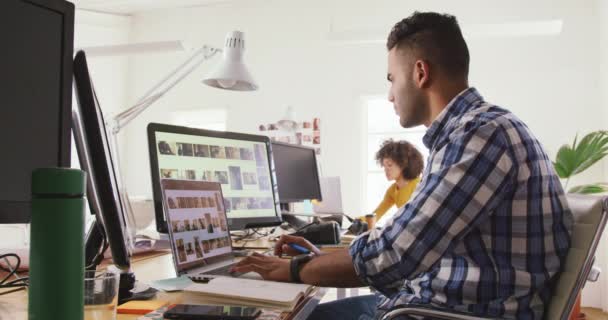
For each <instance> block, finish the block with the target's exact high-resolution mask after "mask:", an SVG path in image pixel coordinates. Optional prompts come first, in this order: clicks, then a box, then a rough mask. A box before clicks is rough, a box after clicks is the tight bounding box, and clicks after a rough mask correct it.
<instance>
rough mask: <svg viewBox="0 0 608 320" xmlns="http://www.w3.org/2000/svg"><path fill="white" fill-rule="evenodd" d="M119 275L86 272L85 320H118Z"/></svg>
mask: <svg viewBox="0 0 608 320" xmlns="http://www.w3.org/2000/svg"><path fill="white" fill-rule="evenodd" d="M118 283H119V274H118V273H116V272H112V271H108V270H103V271H85V273H84V320H116V305H117V303H118Z"/></svg>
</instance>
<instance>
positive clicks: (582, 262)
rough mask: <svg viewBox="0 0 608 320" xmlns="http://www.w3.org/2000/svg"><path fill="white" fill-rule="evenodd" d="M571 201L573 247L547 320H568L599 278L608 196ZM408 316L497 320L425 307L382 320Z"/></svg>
mask: <svg viewBox="0 0 608 320" xmlns="http://www.w3.org/2000/svg"><path fill="white" fill-rule="evenodd" d="M567 198H568V204H569V206H570V210H572V215H573V218H574V221H573V222H574V223H573V226H572V241H571V247H570V250H569V251H568V255H567V256H566V263H565V265H564V270H563V271H562V273H561V274H560V276H559V279H558V281H557V283H556V286H555V289H554V290H553V295H552V297H551V301H550V302H549V305H548V306H547V307H546V308H545V315H544V319H551V320H553V319H559V320H567V319H568V317H569V316H570V313H571V312H572V308H573V307H574V304H575V303H576V298H577V296H578V294H579V293H580V291H581V289H582V288H583V285H584V284H585V281H587V280H589V281H596V280H597V277H598V275H599V269H597V268H594V267H593V262H594V260H595V250H596V249H597V246H598V244H599V241H600V237H601V235H602V232H603V230H604V227H605V226H606V218H607V215H608V197H598V196H588V195H587V196H585V195H568V197H567ZM592 269H593V272H592ZM406 315H411V316H426V317H432V318H436V319H446V320H487V319H495V318H484V317H478V316H473V315H471V314H467V313H462V312H458V311H454V310H449V309H437V308H431V307H428V306H424V305H403V306H398V307H395V308H393V309H391V310H389V311H388V312H386V313H385V314H384V315H383V316H382V318H381V319H382V320H390V319H398V318H399V317H401V316H406Z"/></svg>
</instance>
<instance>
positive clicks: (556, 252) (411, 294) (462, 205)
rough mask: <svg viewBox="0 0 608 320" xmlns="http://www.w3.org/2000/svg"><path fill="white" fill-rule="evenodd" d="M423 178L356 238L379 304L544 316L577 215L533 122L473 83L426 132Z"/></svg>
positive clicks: (361, 268)
mask: <svg viewBox="0 0 608 320" xmlns="http://www.w3.org/2000/svg"><path fill="white" fill-rule="evenodd" d="M423 141H424V144H425V145H426V146H427V147H428V148H429V149H430V156H429V158H428V161H427V166H426V168H425V170H424V173H423V175H422V181H421V182H420V184H419V185H418V187H417V189H416V191H415V192H414V194H413V195H412V198H411V199H410V201H409V202H408V203H407V204H406V205H405V206H404V207H403V208H401V209H400V210H399V212H398V213H397V214H395V216H394V217H393V219H392V220H391V221H389V222H388V223H387V224H386V226H385V228H384V229H382V230H372V231H370V232H369V233H365V234H363V235H361V236H360V237H358V238H357V239H356V240H355V241H354V242H353V243H352V245H351V247H350V254H351V256H352V258H353V262H354V265H355V270H356V272H357V274H358V275H359V276H360V277H361V279H362V280H363V281H364V282H365V283H367V284H369V285H370V286H372V287H373V288H375V289H376V290H378V291H379V292H380V293H381V294H382V295H384V296H385V299H383V301H382V302H381V303H380V304H379V309H380V310H386V309H389V308H391V307H393V306H395V305H399V304H407V303H421V304H432V305H433V306H436V307H443V308H453V309H456V310H459V311H465V312H472V313H474V314H477V315H486V316H496V317H498V316H500V317H505V318H516V319H541V318H542V315H543V309H544V305H545V304H546V303H547V302H548V300H549V298H550V296H551V289H552V285H553V283H554V280H555V275H556V274H557V273H558V272H559V271H560V266H562V264H563V263H564V261H565V258H566V253H567V251H568V248H569V246H570V230H571V228H572V214H571V212H570V210H569V209H568V204H567V202H566V198H565V195H564V192H563V189H562V186H561V184H560V181H559V179H558V177H557V176H556V174H555V172H554V170H553V166H552V164H551V161H550V160H549V158H548V157H547V155H546V154H545V152H544V151H543V148H542V146H541V145H540V143H539V142H538V141H537V140H536V139H535V138H534V136H533V135H532V133H531V132H530V130H529V129H528V127H526V125H525V124H524V123H523V122H522V121H521V120H519V119H518V118H517V117H515V116H514V115H513V114H512V113H510V112H509V111H507V110H505V109H502V108H499V107H496V106H493V105H491V104H489V103H487V102H485V101H484V100H483V98H482V97H481V96H480V95H479V93H478V92H477V90H475V89H474V88H469V89H467V90H465V91H463V92H462V93H460V94H459V95H458V96H457V97H455V98H454V99H453V100H452V101H451V102H450V103H449V104H448V106H447V107H446V108H445V109H444V110H443V111H442V113H441V114H440V115H439V116H438V117H437V119H436V120H435V121H434V122H433V123H432V124H431V126H430V127H429V129H428V131H427V133H426V134H425V136H424V138H423Z"/></svg>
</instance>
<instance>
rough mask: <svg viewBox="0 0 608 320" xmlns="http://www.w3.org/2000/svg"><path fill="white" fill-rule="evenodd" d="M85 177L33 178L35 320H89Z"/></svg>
mask: <svg viewBox="0 0 608 320" xmlns="http://www.w3.org/2000/svg"><path fill="white" fill-rule="evenodd" d="M85 175H86V173H85V172H84V171H82V170H77V169H66V168H42V169H36V170H34V172H33V173H32V202H31V203H32V207H31V212H32V221H31V227H30V240H31V241H30V287H29V306H28V312H29V319H30V320H47V319H48V320H51V319H53V320H56V319H62V320H82V319H83V318H84V206H85V201H84V190H85V183H86V182H85V178H86V176H85Z"/></svg>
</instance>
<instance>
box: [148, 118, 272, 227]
mask: <svg viewBox="0 0 608 320" xmlns="http://www.w3.org/2000/svg"><path fill="white" fill-rule="evenodd" d="M148 142H149V148H150V164H151V170H152V184H153V190H154V202H155V210H156V217H157V229H158V230H159V232H166V231H161V230H163V226H161V225H158V222H159V217H160V218H162V219H163V220H164V215H162V213H163V211H162V202H161V201H162V196H161V193H160V188H159V187H160V179H181V180H199V181H210V182H219V183H220V184H221V185H222V193H223V195H224V201H225V206H226V213H227V215H228V225H229V227H230V229H231V230H239V229H244V228H247V227H248V226H249V227H253V226H261V225H264V224H266V225H276V224H278V223H280V221H281V218H280V215H279V213H280V211H279V209H278V197H277V196H276V194H275V187H274V185H275V183H274V177H273V174H272V172H273V170H272V163H271V161H270V157H269V145H270V141H269V139H268V137H264V136H257V135H248V134H241V133H232V132H220V131H212V130H202V129H192V128H186V127H177V126H169V125H161V124H150V125H149V126H148ZM161 221H162V220H161Z"/></svg>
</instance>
